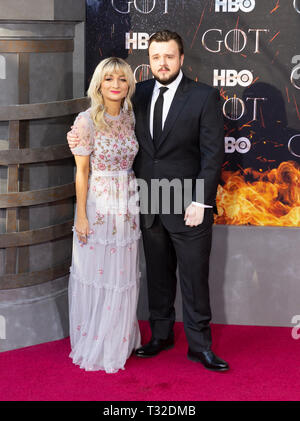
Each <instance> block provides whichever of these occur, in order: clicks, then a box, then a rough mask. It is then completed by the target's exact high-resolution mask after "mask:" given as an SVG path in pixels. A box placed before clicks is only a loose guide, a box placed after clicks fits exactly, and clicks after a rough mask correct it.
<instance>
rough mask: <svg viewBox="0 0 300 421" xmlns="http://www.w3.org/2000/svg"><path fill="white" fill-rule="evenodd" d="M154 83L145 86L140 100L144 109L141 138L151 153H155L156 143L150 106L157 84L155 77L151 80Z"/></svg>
mask: <svg viewBox="0 0 300 421" xmlns="http://www.w3.org/2000/svg"><path fill="white" fill-rule="evenodd" d="M151 82H152V83H149V85H148V86H147V87H145V88H144V92H143V96H142V101H140V104H139V106H141V107H142V108H143V109H142V115H143V131H144V135H143V136H141V138H140V139H139V141H140V142H142V144H143V146H144V148H146V149H147V150H148V151H149V152H150V153H151V155H153V154H154V152H155V151H154V145H153V140H152V137H151V134H150V126H149V122H150V107H151V98H152V93H153V88H154V84H155V79H153V80H151Z"/></svg>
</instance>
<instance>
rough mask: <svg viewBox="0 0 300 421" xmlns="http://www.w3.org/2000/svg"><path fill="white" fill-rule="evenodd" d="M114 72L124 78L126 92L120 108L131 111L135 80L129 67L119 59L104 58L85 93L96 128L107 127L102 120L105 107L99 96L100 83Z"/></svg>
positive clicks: (101, 97)
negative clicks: (88, 99) (126, 85)
mask: <svg viewBox="0 0 300 421" xmlns="http://www.w3.org/2000/svg"><path fill="white" fill-rule="evenodd" d="M114 72H117V73H123V74H124V76H125V78H126V81H127V83H128V92H127V96H126V97H125V98H124V100H123V101H122V106H123V108H124V109H125V110H128V111H131V110H132V102H131V97H132V95H133V94H134V91H135V79H134V75H133V72H132V70H131V67H130V66H129V64H128V63H126V61H125V60H123V59H121V58H119V57H109V58H106V59H104V60H102V61H101V62H100V63H99V64H98V66H97V67H96V69H95V71H94V74H93V76H92V79H91V82H90V86H89V89H88V91H87V94H88V97H89V98H90V99H91V114H92V119H93V121H94V124H95V125H96V126H97V127H103V126H105V125H107V123H106V121H105V119H104V113H105V111H106V107H105V104H104V99H103V96H102V94H101V83H102V81H103V80H104V78H105V76H106V75H107V74H112V73H114Z"/></svg>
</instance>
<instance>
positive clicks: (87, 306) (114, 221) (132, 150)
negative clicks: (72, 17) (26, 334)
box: [69, 57, 140, 373]
mask: <svg viewBox="0 0 300 421" xmlns="http://www.w3.org/2000/svg"><path fill="white" fill-rule="evenodd" d="M134 89H135V81H134V77H133V74H132V71H131V68H130V66H129V65H128V64H127V63H126V62H125V61H124V60H122V59H119V58H115V57H114V58H108V59H105V60H103V61H102V62H101V63H100V64H99V65H98V66H97V68H96V70H95V72H94V75H93V77H92V80H91V83H90V87H89V90H88V96H89V97H90V98H91V107H90V108H89V109H88V110H86V111H84V112H81V113H80V114H79V115H78V116H77V118H76V120H75V122H74V126H73V129H72V132H73V133H75V134H76V135H77V136H78V138H79V144H78V145H77V146H76V147H75V148H73V149H71V151H72V153H73V154H74V155H75V161H76V167H77V172H76V197H77V206H76V212H75V227H74V229H73V230H74V236H73V256H72V265H71V268H70V280H69V313H70V340H71V348H72V351H71V353H70V357H71V358H72V360H73V362H74V363H75V364H78V365H79V366H80V367H81V368H83V369H85V370H105V371H106V372H107V373H115V372H117V371H118V370H119V369H124V365H125V362H126V360H127V359H128V357H129V356H130V355H131V353H132V352H133V350H134V349H136V348H138V347H139V346H140V331H139V326H138V322H137V317H136V309H137V301H138V292H139V259H138V240H139V237H140V229H139V215H138V211H137V209H136V207H135V206H132V205H135V204H136V203H137V200H136V199H137V183H136V179H135V176H134V173H133V171H132V163H133V160H134V158H135V155H136V153H137V151H138V143H137V140H136V138H135V134H134V123H135V120H134V114H133V111H132V104H131V101H130V98H131V96H132V94H133V92H134ZM130 204H131V206H130Z"/></svg>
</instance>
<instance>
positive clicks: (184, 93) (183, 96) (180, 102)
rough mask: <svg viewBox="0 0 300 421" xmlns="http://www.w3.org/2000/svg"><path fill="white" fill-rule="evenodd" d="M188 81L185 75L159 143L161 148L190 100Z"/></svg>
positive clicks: (176, 93)
mask: <svg viewBox="0 0 300 421" xmlns="http://www.w3.org/2000/svg"><path fill="white" fill-rule="evenodd" d="M187 85H188V84H187V79H186V78H185V76H184V75H183V77H182V80H181V82H180V84H179V86H178V88H177V91H176V92H175V95H174V98H173V101H172V103H171V106H170V109H169V112H168V115H167V118H166V121H165V124H164V129H163V131H162V134H161V136H160V138H159V141H158V147H157V148H160V147H161V145H162V143H163V142H164V141H165V140H166V138H167V136H168V134H169V132H170V130H171V129H172V127H173V125H174V124H175V122H176V120H177V118H178V115H179V113H180V111H181V110H182V108H183V106H184V104H185V103H186V101H187V99H188V86H187Z"/></svg>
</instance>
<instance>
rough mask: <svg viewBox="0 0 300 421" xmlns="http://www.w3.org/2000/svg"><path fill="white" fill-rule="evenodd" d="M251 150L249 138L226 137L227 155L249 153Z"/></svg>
mask: <svg viewBox="0 0 300 421" xmlns="http://www.w3.org/2000/svg"><path fill="white" fill-rule="evenodd" d="M250 149H251V143H250V140H249V139H247V137H239V138H238V139H235V138H234V137H225V153H233V152H239V153H247V152H249V151H250Z"/></svg>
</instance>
